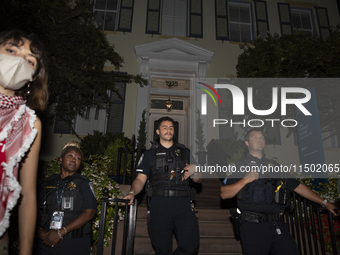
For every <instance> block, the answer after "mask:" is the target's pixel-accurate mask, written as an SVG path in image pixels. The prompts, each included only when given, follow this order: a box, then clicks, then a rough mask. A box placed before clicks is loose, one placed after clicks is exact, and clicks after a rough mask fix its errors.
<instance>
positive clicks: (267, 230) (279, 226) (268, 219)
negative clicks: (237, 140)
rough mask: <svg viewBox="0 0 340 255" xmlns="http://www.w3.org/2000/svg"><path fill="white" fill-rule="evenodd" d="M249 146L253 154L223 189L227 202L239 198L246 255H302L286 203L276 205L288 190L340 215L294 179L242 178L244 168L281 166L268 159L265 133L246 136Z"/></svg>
mask: <svg viewBox="0 0 340 255" xmlns="http://www.w3.org/2000/svg"><path fill="white" fill-rule="evenodd" d="M245 144H246V146H247V147H248V151H249V153H248V154H247V156H246V157H245V158H243V159H241V160H238V161H236V162H235V163H232V164H230V165H229V168H230V169H231V168H234V169H233V170H234V171H232V170H230V171H229V176H228V177H227V178H226V179H225V180H224V181H223V183H222V187H221V197H222V198H223V199H226V198H232V197H234V196H237V207H238V209H237V211H238V212H236V214H237V218H238V219H239V220H240V222H241V229H240V237H241V241H242V246H243V252H244V254H245V255H250V254H251V255H267V254H273V255H274V254H275V255H287V254H289V255H295V254H296V255H298V254H299V252H298V248H297V245H296V242H295V240H294V238H293V237H292V236H291V235H290V233H289V231H288V227H287V225H286V224H285V223H284V222H283V214H284V206H283V205H280V203H281V202H282V201H276V200H277V199H278V200H280V199H279V198H278V197H279V196H278V195H279V194H280V192H283V189H284V187H286V188H288V189H290V190H292V191H295V192H296V193H298V194H299V195H301V196H303V197H305V198H307V199H309V200H311V201H314V202H316V203H319V204H320V205H322V206H324V207H325V208H327V209H328V210H329V211H331V212H332V213H333V214H334V215H337V209H336V207H335V205H334V204H332V203H329V202H327V200H323V199H322V198H321V197H319V196H318V195H317V194H315V193H314V192H313V191H312V190H310V189H309V188H308V187H307V186H305V185H304V184H302V183H300V182H299V181H298V180H296V179H294V178H282V177H281V179H280V178H277V176H274V177H273V176H265V175H263V174H261V173H259V172H258V171H253V172H249V173H247V174H244V175H243V177H240V176H238V173H240V170H241V167H244V166H248V167H253V169H256V167H261V166H275V165H278V164H277V163H276V162H274V161H271V160H269V159H266V158H265V157H264V149H265V147H266V142H265V137H264V134H263V132H262V130H261V129H259V128H254V129H251V130H249V131H248V132H247V134H246V135H245ZM235 170H236V171H235ZM276 193H277V196H275V195H276ZM281 194H282V193H281ZM234 216H235V215H234Z"/></svg>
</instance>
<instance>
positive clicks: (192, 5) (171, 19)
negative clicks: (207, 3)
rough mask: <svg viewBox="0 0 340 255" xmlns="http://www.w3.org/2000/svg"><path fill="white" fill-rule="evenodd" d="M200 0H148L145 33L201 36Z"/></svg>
mask: <svg viewBox="0 0 340 255" xmlns="http://www.w3.org/2000/svg"><path fill="white" fill-rule="evenodd" d="M202 22H203V21H202V0H148V7H147V20H146V30H145V33H146V34H162V35H170V36H181V37H187V36H189V37H198V38H202V37H203V31H202Z"/></svg>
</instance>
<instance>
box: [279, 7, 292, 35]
mask: <svg viewBox="0 0 340 255" xmlns="http://www.w3.org/2000/svg"><path fill="white" fill-rule="evenodd" d="M277 6H278V9H279V18H280V27H281V35H292V34H293V27H292V21H291V17H290V5H289V4H286V3H278V4H277Z"/></svg>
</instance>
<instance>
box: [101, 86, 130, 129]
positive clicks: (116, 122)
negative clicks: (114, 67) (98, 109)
mask: <svg viewBox="0 0 340 255" xmlns="http://www.w3.org/2000/svg"><path fill="white" fill-rule="evenodd" d="M115 86H116V88H117V89H118V93H119V95H120V96H121V98H119V97H118V95H117V94H116V93H114V92H111V106H110V109H109V116H108V119H107V129H106V132H110V133H112V134H119V133H121V132H122V131H123V121H124V104H125V93H126V84H125V83H116V84H115Z"/></svg>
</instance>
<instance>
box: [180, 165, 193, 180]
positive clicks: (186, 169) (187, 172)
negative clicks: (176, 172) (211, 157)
mask: <svg viewBox="0 0 340 255" xmlns="http://www.w3.org/2000/svg"><path fill="white" fill-rule="evenodd" d="M183 170H184V173H183V177H182V181H184V180H186V179H188V178H189V177H190V175H191V174H193V173H194V172H193V173H191V171H190V170H192V169H190V165H189V164H186V166H185V167H184V168H183Z"/></svg>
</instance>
